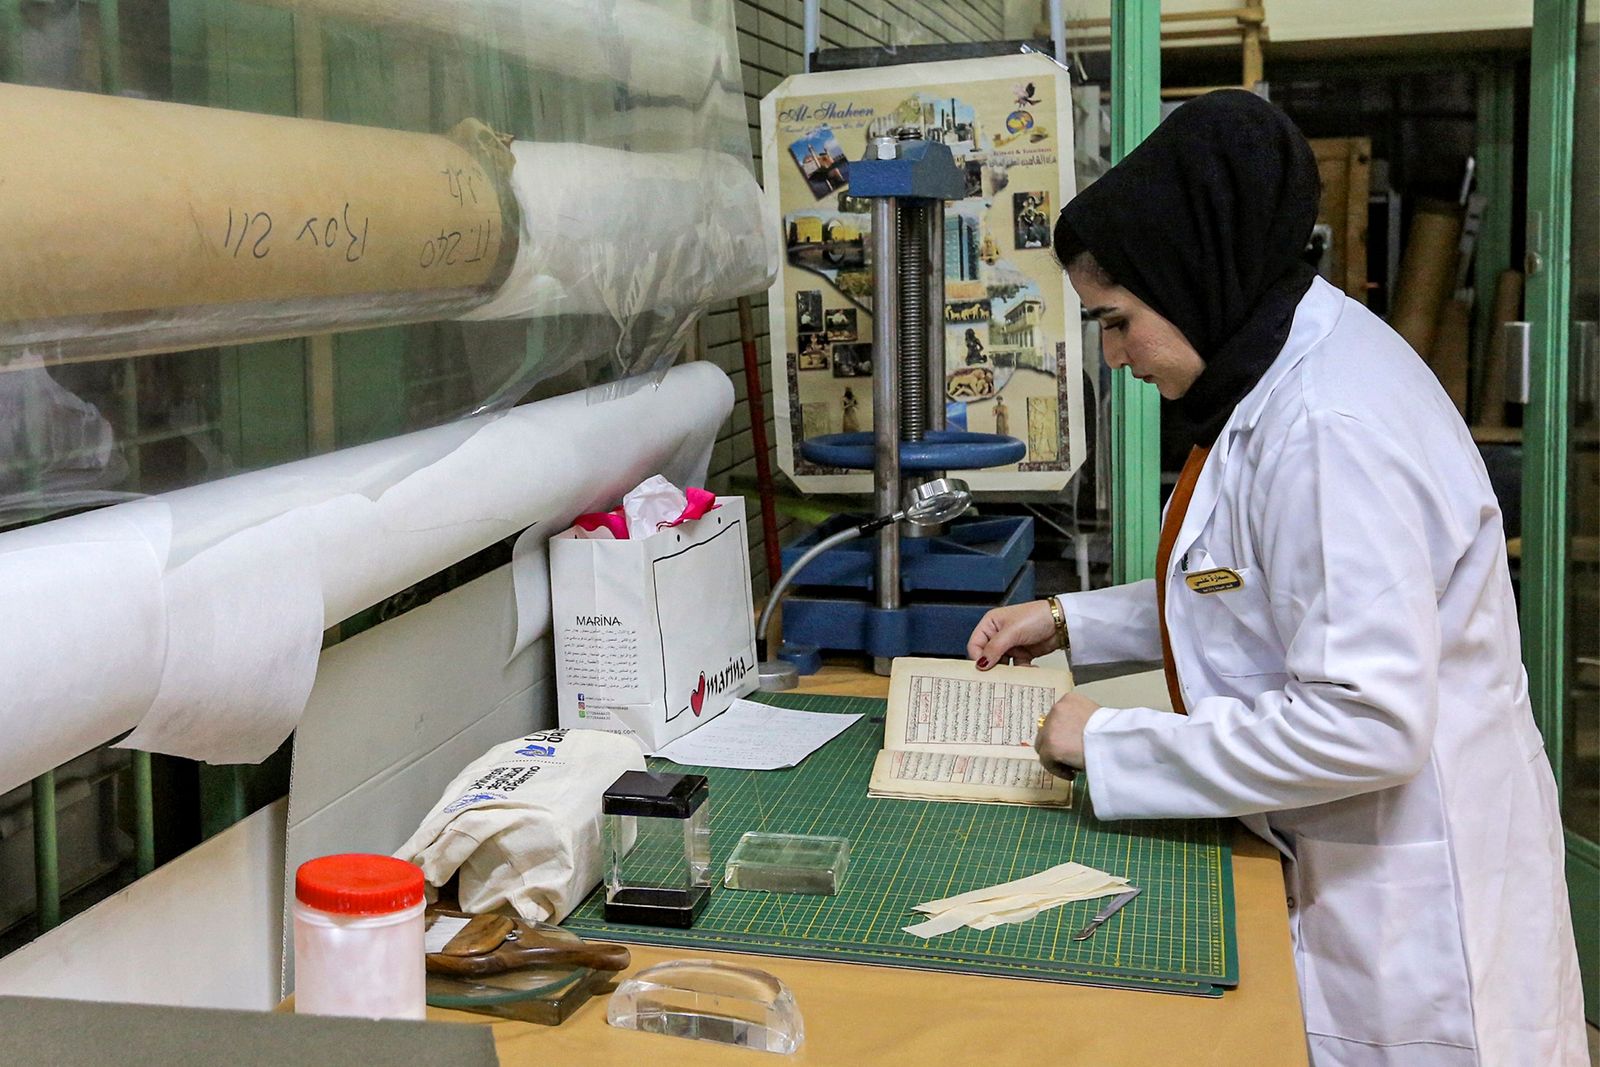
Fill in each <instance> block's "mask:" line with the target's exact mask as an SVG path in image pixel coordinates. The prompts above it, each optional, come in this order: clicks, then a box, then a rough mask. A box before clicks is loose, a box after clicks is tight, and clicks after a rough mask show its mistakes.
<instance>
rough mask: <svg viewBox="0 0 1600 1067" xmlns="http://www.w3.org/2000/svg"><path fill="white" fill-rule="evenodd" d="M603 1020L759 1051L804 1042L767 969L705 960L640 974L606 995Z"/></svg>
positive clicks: (794, 1013) (790, 999)
mask: <svg viewBox="0 0 1600 1067" xmlns="http://www.w3.org/2000/svg"><path fill="white" fill-rule="evenodd" d="M606 1021H607V1022H609V1023H610V1024H611V1025H612V1026H618V1027H621V1028H622V1029H624V1030H639V1031H642V1032H644V1033H647V1034H666V1035H667V1036H669V1037H688V1038H693V1039H694V1040H697V1041H715V1042H717V1043H718V1044H722V1045H736V1046H738V1047H739V1048H750V1049H757V1050H760V1051H762V1052H785V1053H788V1052H794V1051H796V1050H797V1049H799V1047H800V1044H801V1042H803V1041H804V1040H805V1026H804V1024H803V1023H802V1022H801V1021H800V1009H799V1007H798V1006H796V1004H795V1002H794V994H793V993H791V992H789V987H788V986H786V985H784V984H783V983H782V982H781V981H779V980H778V979H777V978H775V977H774V976H772V975H770V974H768V973H767V972H766V971H758V970H756V969H755V968H753V967H735V966H732V965H731V964H726V963H712V962H710V961H709V960H679V961H677V962H675V963H663V964H660V965H659V966H656V967H650V968H648V969H646V970H643V971H640V972H639V973H638V974H636V975H634V976H633V977H632V978H629V979H628V980H627V981H626V982H623V983H622V985H621V986H620V987H619V988H618V989H617V991H616V992H615V993H613V994H612V995H611V1001H610V1003H609V1004H607V1005H606Z"/></svg>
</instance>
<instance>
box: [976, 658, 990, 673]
mask: <svg viewBox="0 0 1600 1067" xmlns="http://www.w3.org/2000/svg"><path fill="white" fill-rule="evenodd" d="M987 666H989V661H988V660H987V659H984V658H980V659H979V660H978V669H979V670H980V671H981V670H983V669H984V668H985V667H987Z"/></svg>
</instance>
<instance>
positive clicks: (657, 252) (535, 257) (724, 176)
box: [463, 141, 778, 324]
mask: <svg viewBox="0 0 1600 1067" xmlns="http://www.w3.org/2000/svg"><path fill="white" fill-rule="evenodd" d="M511 154H512V155H513V156H514V157H516V166H515V167H514V168H513V170H512V172H511V185H512V189H513V191H514V193H515V195H516V198H517V206H518V207H519V208H520V209H521V212H522V233H521V238H520V240H519V243H518V246H517V258H516V262H515V263H514V264H513V265H512V267H511V275H510V277H508V278H507V279H506V281H505V283H504V284H503V285H502V286H501V287H500V291H499V292H498V293H496V294H495V297H494V299H493V300H491V301H490V302H489V303H487V304H485V305H483V306H482V307H480V308H476V309H475V310H473V311H472V312H470V313H468V314H467V315H465V316H463V317H464V318H469V319H507V318H531V317H535V316H542V315H565V314H581V315H609V316H610V317H611V318H612V319H614V320H615V321H617V322H619V323H624V324H627V323H630V322H632V321H633V320H635V319H637V318H638V317H639V316H641V315H644V314H647V313H651V312H655V313H662V312H664V311H670V310H689V309H694V308H699V307H705V306H707V305H709V304H711V303H713V302H715V301H717V300H726V299H728V298H730V297H734V296H741V295H744V294H746V293H753V292H757V291H759V290H761V289H764V288H765V287H766V286H767V285H769V284H770V283H771V281H772V279H773V278H774V277H775V276H776V275H777V271H778V247H777V243H776V240H775V238H774V237H773V235H772V234H771V233H770V230H771V227H769V226H767V225H766V222H765V219H764V217H763V211H764V208H763V204H762V198H761V188H760V186H758V185H757V184H756V180H755V178H754V177H753V176H752V175H751V173H750V171H749V168H748V167H746V166H745V164H744V162H743V161H742V160H740V159H738V158H737V157H735V156H732V155H728V154H725V153H721V152H705V151H687V152H659V153H658V152H624V151H620V150H618V149H614V148H599V147H596V146H595V145H587V144H571V143H545V142H535V141H516V142H514V143H513V144H512V145H511Z"/></svg>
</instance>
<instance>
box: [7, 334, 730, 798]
mask: <svg viewBox="0 0 1600 1067" xmlns="http://www.w3.org/2000/svg"><path fill="white" fill-rule="evenodd" d="M602 395H605V394H602V393H599V392H596V391H590V392H588V393H574V394H570V395H567V396H563V397H557V398H555V399H553V400H546V401H541V402H540V403H537V404H530V405H527V406H524V407H520V408H514V409H512V410H511V411H508V412H506V413H504V414H501V415H496V416H488V417H484V418H480V419H473V420H467V421H464V422H462V423H459V424H455V425H452V426H446V427H440V428H438V429H436V430H427V431H423V432H421V433H416V434H408V435H406V436H404V437H397V438H393V439H391V440H388V441H380V442H376V443H374V444H370V445H362V446H360V447H358V448H352V449H346V450H344V451H341V452H336V453H332V454H330V455H327V456H320V457H317V458H313V459H307V460H301V461H299V462H297V463H290V464H285V465H283V466H281V467H275V468H272V469H270V470H265V471H259V472H255V473H251V474H242V475H238V476H236V477H233V478H227V479H224V480H221V481H218V482H213V483H210V484H207V485H200V486H194V487H192V488H189V489H183V490H179V491H177V492H174V493H170V494H167V495H166V496H164V497H159V498H155V499H154V500H152V501H138V502H135V503H132V504H121V505H117V506H115V507H111V508H107V509H104V510H102V511H99V512H94V513H91V514H89V515H84V516H77V517H74V518H70V519H61V520H57V521H55V522H50V523H45V524H43V525H40V526H36V527H31V528H29V529H26V530H21V531H16V532H12V533H7V534H3V535H0V589H3V590H4V594H5V595H4V596H3V597H0V677H4V678H6V679H8V680H9V681H8V683H7V685H6V686H5V688H4V689H3V690H0V737H4V738H5V741H4V744H0V792H4V791H5V790H7V789H11V788H13V787H14V786H16V785H19V784H21V783H22V782H25V781H27V780H28V779H29V778H31V777H33V776H35V775H37V774H38V773H40V772H41V771H44V770H46V769H48V768H50V767H53V766H55V765H57V764H59V763H61V762H63V761H65V760H66V759H69V758H71V757H73V756H75V755H77V754H79V753H80V752H83V751H86V750H87V749H89V748H91V747H93V746H94V745H96V744H100V743H103V742H105V741H108V740H110V739H111V738H113V737H115V736H116V735H117V734H119V733H121V732H122V731H124V730H127V729H129V728H130V727H133V726H134V725H135V724H138V725H139V730H138V733H137V734H136V735H134V737H132V738H130V739H129V743H130V744H132V743H134V742H137V743H138V744H140V745H143V746H146V747H149V748H153V749H155V750H157V751H163V752H171V753H174V754H177V755H184V756H193V757H196V758H204V759H207V760H210V761H212V762H219V763H229V762H250V761H252V760H260V759H262V758H264V757H265V756H266V755H268V754H270V753H271V752H272V751H273V749H275V748H276V747H277V746H278V744H280V743H281V742H282V741H283V739H284V737H286V736H287V735H288V732H289V730H290V729H292V727H293V725H294V722H295V720H297V719H298V716H299V714H300V711H301V710H302V709H303V707H304V701H305V694H306V693H307V692H309V689H310V685H311V681H312V677H313V675H314V666H315V664H314V660H315V656H314V654H312V655H308V653H307V649H308V648H309V649H311V650H313V652H314V650H315V649H316V647H317V646H318V643H319V640H320V634H321V632H322V630H323V628H324V627H325V626H328V625H331V624H333V623H335V622H338V621H339V620H341V619H345V618H348V617H349V616H351V615H353V614H355V613H356V612H357V611H360V610H362V609H363V608H366V607H369V606H371V605H372V604H375V603H377V602H379V601H381V600H383V599H384V598H385V597H388V596H390V595H392V594H394V593H396V592H399V591H400V590H402V589H404V588H406V587H407V586H410V585H413V584H415V583H416V582H418V581H421V580H422V579H423V578H426V577H427V576H429V575H431V574H434V573H437V572H438V571H440V570H442V569H443V568H445V567H448V566H449V565H451V564H453V563H455V562H457V561H459V560H461V559H464V558H465V557H467V556H468V555H471V554H472V553H473V552H476V551H478V550H480V549H482V548H485V547H487V546H489V545H491V544H493V543H494V542H496V541H498V540H501V539H503V538H506V537H509V536H511V535H513V534H515V533H517V532H518V531H519V530H522V529H524V528H526V527H529V526H534V525H535V524H537V528H538V529H540V530H543V531H544V532H545V534H546V535H548V534H549V533H552V532H556V531H559V530H561V529H563V528H565V527H566V526H567V525H569V524H570V523H571V521H572V519H573V518H574V517H575V516H577V515H579V514H581V513H583V512H585V511H592V510H596V509H599V508H603V507H611V506H613V505H614V504H615V503H616V502H617V501H618V500H620V499H621V497H622V495H623V493H625V492H627V491H628V490H629V489H631V488H632V487H633V486H635V485H637V484H638V483H639V482H640V481H642V480H643V479H644V478H646V477H648V476H649V475H651V474H655V473H661V474H664V475H666V476H667V477H668V478H671V479H673V480H674V481H677V482H678V483H679V484H700V483H701V482H703V480H704V478H705V465H706V462H707V460H708V459H709V456H710V449H711V447H712V444H713V442H714V440H715V437H716V431H717V428H718V427H719V426H720V425H721V424H722V422H723V420H724V419H726V418H727V416H728V413H729V412H730V411H731V410H732V407H733V386H732V383H730V382H729V380H728V378H727V376H726V375H725V374H723V373H722V372H721V371H720V370H718V369H717V368H716V367H714V366H712V365H710V364H707V363H693V364H687V365H685V366H681V367H677V368H675V369H673V370H671V371H669V372H668V373H667V374H666V375H665V377H664V378H663V379H662V380H661V382H660V383H659V384H658V385H648V384H647V385H644V386H642V387H640V388H638V389H637V390H636V391H634V392H633V393H631V394H630V395H627V396H624V397H621V398H618V399H611V400H605V401H604V402H599V400H600V397H601V396H602ZM169 516H170V520H169ZM168 521H170V530H169V529H168V526H167V523H168ZM535 536H537V535H535ZM169 543H170V546H171V548H170V551H169V548H168V545H169ZM169 560H170V563H169ZM317 606H320V609H321V610H320V611H317V610H316V608H317ZM158 693H159V699H158ZM152 708H153V709H154V710H153V711H152ZM147 712H148V713H149V714H147ZM141 718H142V721H141Z"/></svg>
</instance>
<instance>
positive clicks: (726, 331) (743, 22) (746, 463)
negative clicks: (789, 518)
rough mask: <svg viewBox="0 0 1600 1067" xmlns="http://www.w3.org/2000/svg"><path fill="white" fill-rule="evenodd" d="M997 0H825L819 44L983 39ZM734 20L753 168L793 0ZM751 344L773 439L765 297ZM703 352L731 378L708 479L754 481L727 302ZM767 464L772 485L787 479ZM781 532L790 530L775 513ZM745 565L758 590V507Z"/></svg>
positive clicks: (994, 34)
mask: <svg viewBox="0 0 1600 1067" xmlns="http://www.w3.org/2000/svg"><path fill="white" fill-rule="evenodd" d="M1003 7H1004V4H1003V3H1002V0H965V2H962V0H825V2H824V3H823V4H822V19H821V25H820V32H821V35H822V43H821V45H820V47H822V48H860V47H866V46H870V45H875V44H933V43H938V42H943V41H986V40H996V39H999V38H1000V37H1002V36H1003V33H1002V28H1003V12H1002V8H1003ZM734 8H735V11H736V14H737V17H738V24H739V58H740V61H741V63H742V64H743V67H744V92H745V109H746V112H747V114H748V117H749V120H750V143H751V146H752V148H753V150H754V151H755V153H756V174H757V176H758V177H759V176H760V174H761V157H760V153H761V114H760V103H761V98H762V97H763V96H765V95H766V94H767V93H768V92H770V91H771V90H772V89H774V88H775V87H776V86H777V85H778V83H779V82H781V81H782V80H783V79H784V78H786V77H788V76H789V75H790V74H798V73H799V72H800V70H801V66H802V60H801V50H802V34H801V23H802V17H803V13H804V8H805V5H804V4H803V3H801V0H735V2H734ZM753 303H754V304H755V332H756V344H757V347H758V348H759V350H760V355H761V359H760V364H761V392H762V396H763V399H764V401H765V404H764V407H765V413H766V421H767V437H768V439H769V441H774V440H775V437H774V433H775V431H774V428H773V419H772V377H771V375H772V368H771V365H770V364H771V350H770V348H769V346H768V340H767V298H766V295H765V294H762V295H760V296H757V297H754V298H753ZM705 338H706V346H707V349H708V357H707V358H709V359H710V360H712V361H713V362H715V363H716V364H717V365H718V366H720V367H722V368H723V369H724V370H726V371H727V372H728V374H729V375H730V376H731V377H732V378H733V385H734V391H735V393H736V395H737V396H738V402H737V404H736V406H735V407H734V411H733V416H732V417H731V418H730V419H729V420H728V424H727V425H726V426H724V427H723V430H722V435H721V437H720V438H719V439H718V441H717V448H716V451H715V452H714V453H713V455H712V459H711V478H710V487H711V488H712V489H714V490H716V491H717V492H727V491H729V490H730V488H731V487H732V485H733V482H734V479H735V478H737V479H739V481H740V483H741V484H747V485H748V486H750V487H751V488H752V491H753V486H754V484H755V447H754V445H753V444H752V439H751V433H750V408H749V404H748V402H747V399H746V398H747V396H748V389H749V385H748V383H747V382H746V380H745V374H744V362H743V356H742V354H741V351H740V346H739V320H738V315H737V313H736V312H735V310H734V305H733V304H732V303H728V304H726V305H719V306H718V307H716V308H714V309H713V310H712V312H711V314H709V315H708V316H706V321H705ZM773 470H774V473H775V477H776V479H777V482H778V485H779V488H780V489H783V488H790V489H792V487H791V486H789V485H788V481H787V479H786V478H784V476H783V475H782V473H781V472H778V471H777V459H776V457H775V456H774V458H773ZM779 525H780V536H781V539H783V540H787V539H788V538H789V536H790V535H791V534H790V531H789V530H788V528H787V523H786V522H785V521H784V519H783V517H782V516H781V515H780V516H779ZM750 535H751V543H750V554H751V566H752V570H753V572H754V573H755V576H756V591H757V593H758V594H760V593H762V592H764V591H765V589H766V588H767V580H768V579H767V574H766V563H765V559H766V556H765V549H764V547H763V545H762V541H761V522H760V518H759V516H758V515H756V514H754V513H753V512H752V514H751V516H750Z"/></svg>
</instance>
